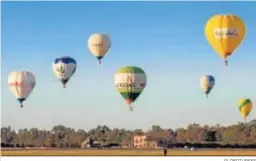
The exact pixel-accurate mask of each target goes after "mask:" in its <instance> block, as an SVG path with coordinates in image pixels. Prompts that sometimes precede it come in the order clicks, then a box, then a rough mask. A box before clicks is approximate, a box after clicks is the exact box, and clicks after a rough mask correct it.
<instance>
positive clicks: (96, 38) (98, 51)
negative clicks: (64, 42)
mask: <svg viewBox="0 0 256 161" xmlns="http://www.w3.org/2000/svg"><path fill="white" fill-rule="evenodd" d="M110 46H111V41H110V38H109V37H108V35H106V34H102V33H96V34H93V35H91V36H90V37H89V40H88V48H89V51H90V52H91V53H92V54H93V55H94V56H95V57H96V58H97V59H98V61H99V63H100V60H101V59H102V58H103V57H104V56H105V55H106V53H107V52H108V50H109V48H110Z"/></svg>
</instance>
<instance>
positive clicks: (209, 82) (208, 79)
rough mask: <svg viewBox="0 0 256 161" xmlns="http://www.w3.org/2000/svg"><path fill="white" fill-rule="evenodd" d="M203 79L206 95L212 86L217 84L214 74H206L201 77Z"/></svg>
mask: <svg viewBox="0 0 256 161" xmlns="http://www.w3.org/2000/svg"><path fill="white" fill-rule="evenodd" d="M200 81H201V88H202V89H203V91H204V93H205V95H206V97H208V94H209V93H210V92H211V90H212V88H213V87H214V85H215V79H214V77H213V76H212V75H204V76H202V77H201V79H200Z"/></svg>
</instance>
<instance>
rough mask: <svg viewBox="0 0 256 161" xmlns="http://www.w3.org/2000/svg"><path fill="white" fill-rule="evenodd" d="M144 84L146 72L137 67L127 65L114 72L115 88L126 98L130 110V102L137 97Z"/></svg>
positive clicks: (145, 82)
mask: <svg viewBox="0 0 256 161" xmlns="http://www.w3.org/2000/svg"><path fill="white" fill-rule="evenodd" d="M146 84H147V76H146V73H145V72H144V71H143V70H142V69H141V68H139V67H135V66H127V67H123V68H121V69H119V70H118V71H117V72H116V73H115V86H116V89H117V91H118V92H119V93H120V94H121V95H122V96H123V98H124V99H125V100H126V103H127V104H128V105H129V106H130V110H132V106H131V103H133V102H135V100H136V99H137V98H138V97H139V95H140V94H141V92H142V91H143V90H144V88H145V86H146Z"/></svg>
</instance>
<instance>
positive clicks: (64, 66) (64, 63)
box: [52, 56, 77, 88]
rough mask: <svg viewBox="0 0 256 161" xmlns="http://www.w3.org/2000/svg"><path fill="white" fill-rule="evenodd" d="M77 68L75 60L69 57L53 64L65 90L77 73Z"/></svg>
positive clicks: (57, 60)
mask: <svg viewBox="0 0 256 161" xmlns="http://www.w3.org/2000/svg"><path fill="white" fill-rule="evenodd" d="M76 66H77V64H76V61H75V59H73V58H71V57H69V56H64V57H59V58H56V59H55V60H54V62H53V63H52V69H53V72H54V74H55V75H56V77H57V78H58V79H59V80H60V81H61V83H62V84H63V88H66V84H67V83H68V81H69V80H70V78H71V77H72V76H73V75H74V73H75V72H76Z"/></svg>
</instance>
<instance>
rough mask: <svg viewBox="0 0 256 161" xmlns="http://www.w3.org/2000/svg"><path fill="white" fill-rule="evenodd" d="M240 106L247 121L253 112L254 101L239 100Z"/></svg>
mask: <svg viewBox="0 0 256 161" xmlns="http://www.w3.org/2000/svg"><path fill="white" fill-rule="evenodd" d="M238 106H239V111H240V113H241V115H242V117H243V118H244V120H246V117H247V116H248V115H249V113H250V112H251V110H252V101H251V100H250V99H246V98H242V99H240V100H239V102H238Z"/></svg>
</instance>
